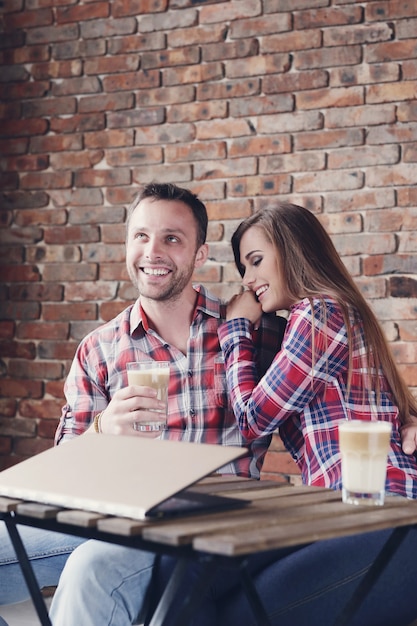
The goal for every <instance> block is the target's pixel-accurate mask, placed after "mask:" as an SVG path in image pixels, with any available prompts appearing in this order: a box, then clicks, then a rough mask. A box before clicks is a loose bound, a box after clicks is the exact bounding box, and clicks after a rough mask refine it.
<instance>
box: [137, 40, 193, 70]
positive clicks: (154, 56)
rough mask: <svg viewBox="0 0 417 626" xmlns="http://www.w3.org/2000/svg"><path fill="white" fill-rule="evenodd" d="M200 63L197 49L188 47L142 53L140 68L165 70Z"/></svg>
mask: <svg viewBox="0 0 417 626" xmlns="http://www.w3.org/2000/svg"><path fill="white" fill-rule="evenodd" d="M199 62H200V50H199V48H197V47H196V46H195V47H192V46H189V47H187V48H182V49H179V48H178V49H174V50H163V51H162V52H160V51H156V52H144V53H143V54H142V55H141V68H142V69H143V70H145V71H146V70H149V69H153V68H158V67H159V68H166V67H172V66H180V65H192V64H193V63H199Z"/></svg>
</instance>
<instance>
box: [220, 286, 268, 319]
mask: <svg viewBox="0 0 417 626" xmlns="http://www.w3.org/2000/svg"><path fill="white" fill-rule="evenodd" d="M261 315H262V307H261V305H260V304H259V302H258V301H257V299H256V297H255V294H254V293H253V291H243V292H242V293H239V294H236V295H235V296H233V297H232V298H231V300H230V302H229V304H228V305H227V312H226V319H227V320H233V319H235V318H237V317H246V319H248V320H250V321H251V322H252V324H254V325H255V326H257V325H258V324H259V320H260V319H261Z"/></svg>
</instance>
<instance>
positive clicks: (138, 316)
mask: <svg viewBox="0 0 417 626" xmlns="http://www.w3.org/2000/svg"><path fill="white" fill-rule="evenodd" d="M193 287H194V289H195V290H196V292H197V302H196V306H195V313H197V311H201V312H202V313H204V314H205V315H208V316H210V317H214V318H216V319H220V317H221V312H220V306H221V302H220V300H219V299H218V298H217V297H216V296H214V295H212V294H210V293H209V292H208V291H207V290H206V288H205V287H203V285H193ZM139 327H142V328H143V330H144V331H145V332H147V331H148V330H149V324H148V320H147V317H146V313H145V312H144V310H143V309H142V306H141V303H140V298H138V299H137V300H136V302H135V303H134V305H133V306H132V309H131V311H130V334H131V335H133V334H134V333H135V332H136V331H137V330H139Z"/></svg>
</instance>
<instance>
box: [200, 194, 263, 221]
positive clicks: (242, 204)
mask: <svg viewBox="0 0 417 626" xmlns="http://www.w3.org/2000/svg"><path fill="white" fill-rule="evenodd" d="M206 206H207V212H208V215H209V219H210V220H219V219H224V216H225V215H227V219H230V220H232V219H243V218H244V217H248V216H249V215H250V214H251V212H252V211H251V204H250V201H249V200H245V201H242V200H240V199H239V200H235V199H232V200H224V201H223V202H221V201H219V202H207V204H206Z"/></svg>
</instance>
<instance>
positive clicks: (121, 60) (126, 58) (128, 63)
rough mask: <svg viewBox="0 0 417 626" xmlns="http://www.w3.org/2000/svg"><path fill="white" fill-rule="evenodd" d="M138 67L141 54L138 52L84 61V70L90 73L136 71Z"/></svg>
mask: <svg viewBox="0 0 417 626" xmlns="http://www.w3.org/2000/svg"><path fill="white" fill-rule="evenodd" d="M138 69H139V56H138V55H137V54H128V55H119V56H114V57H96V58H89V59H86V61H85V62H84V72H85V74H88V75H91V74H113V73H115V72H135V71H137V70H138Z"/></svg>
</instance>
